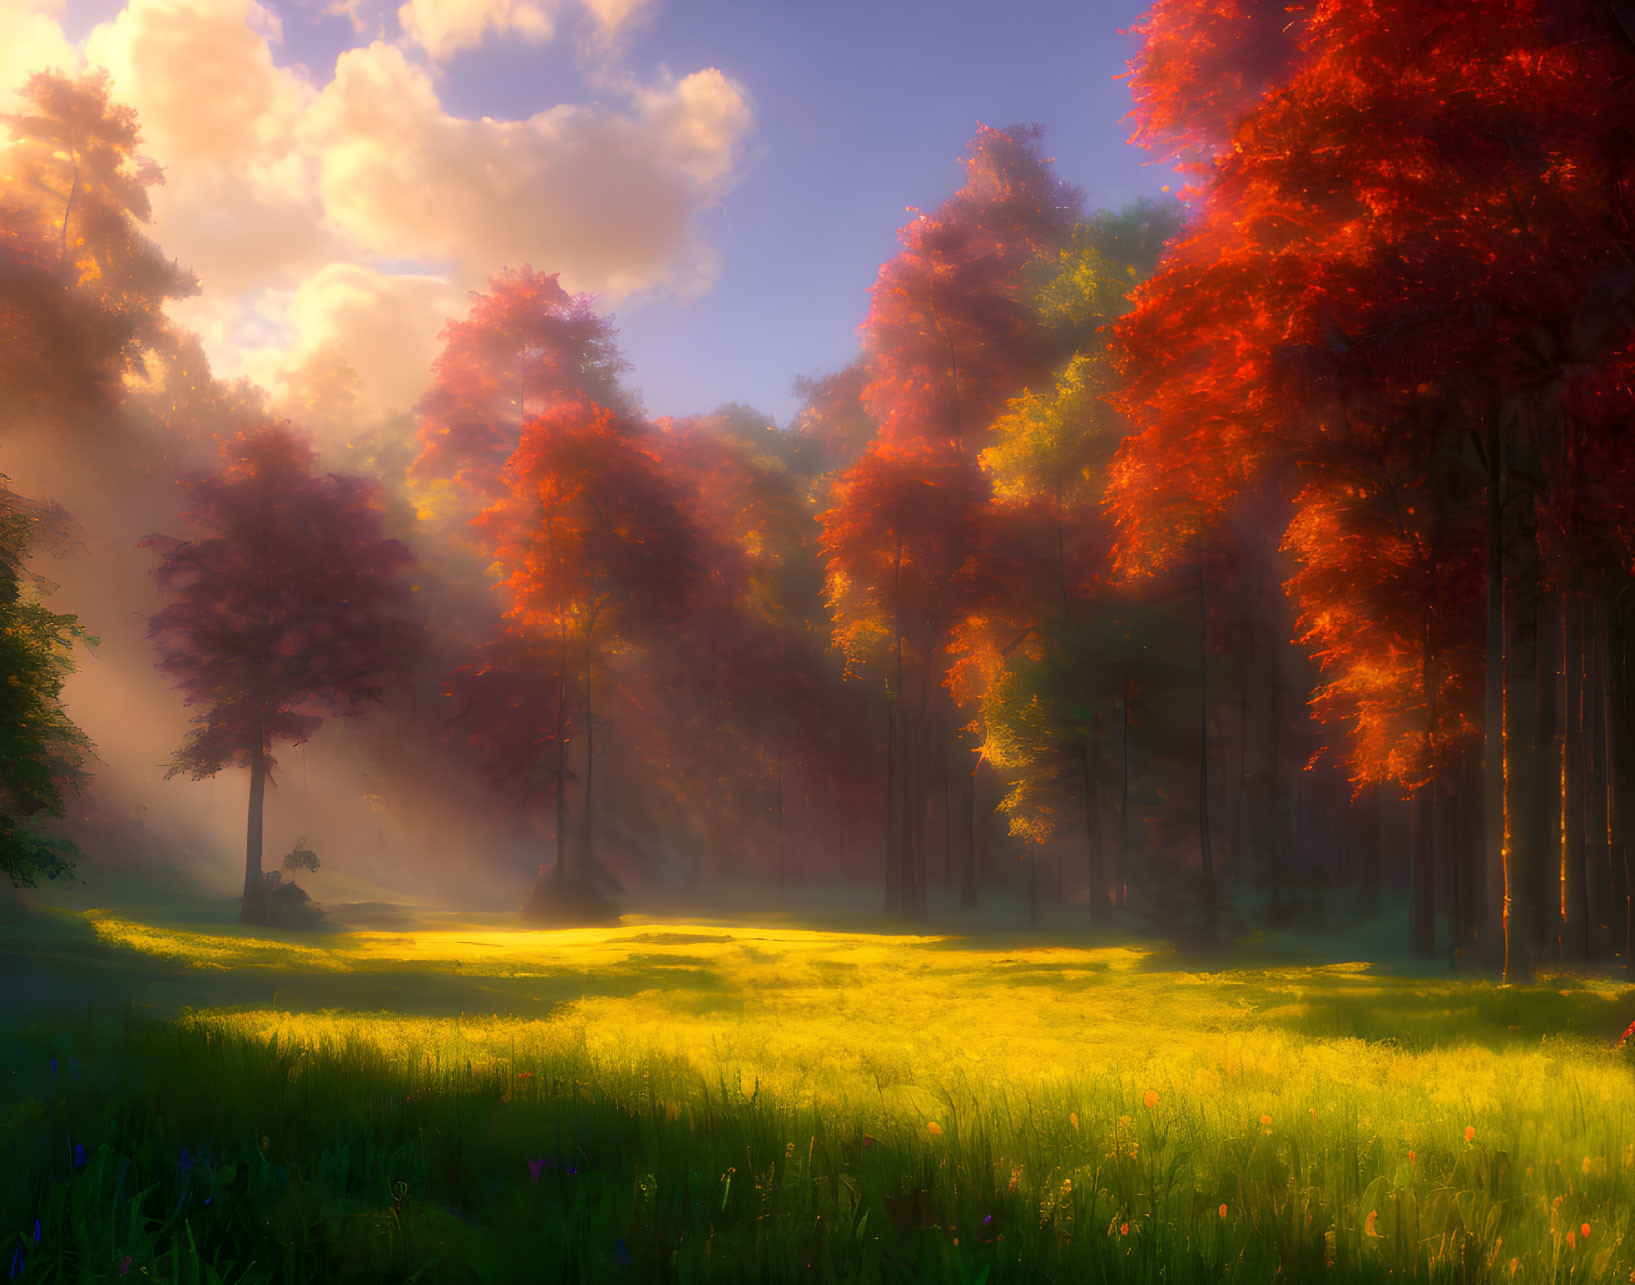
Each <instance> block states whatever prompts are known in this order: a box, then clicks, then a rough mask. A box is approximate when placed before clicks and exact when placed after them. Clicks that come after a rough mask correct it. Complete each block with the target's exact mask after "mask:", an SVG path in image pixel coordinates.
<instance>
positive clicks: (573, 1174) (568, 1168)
mask: <svg viewBox="0 0 1635 1285" xmlns="http://www.w3.org/2000/svg"><path fill="white" fill-rule="evenodd" d="M562 1172H563V1173H565V1174H567V1175H568V1176H569V1177H570V1178H577V1177H578V1176H579V1170H577V1169H575V1168H574V1167H573V1166H572V1165H563V1166H562Z"/></svg>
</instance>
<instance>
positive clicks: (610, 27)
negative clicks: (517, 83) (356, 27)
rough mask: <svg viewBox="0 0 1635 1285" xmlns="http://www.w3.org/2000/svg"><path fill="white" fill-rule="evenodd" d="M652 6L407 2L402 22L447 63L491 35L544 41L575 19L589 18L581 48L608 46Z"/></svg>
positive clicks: (519, 0)
mask: <svg viewBox="0 0 1635 1285" xmlns="http://www.w3.org/2000/svg"><path fill="white" fill-rule="evenodd" d="M647 7H648V6H647V0H582V5H581V3H580V0H407V3H406V4H404V5H403V6H402V7H401V8H400V9H398V11H397V20H398V23H399V25H401V26H402V28H403V34H404V36H405V37H406V38H407V39H408V40H409V41H411V42H412V43H414V44H415V45H418V46H419V47H420V48H421V49H423V50H425V52H426V54H427V55H428V56H429V57H430V58H431V59H432V60H433V61H435V62H444V61H447V60H448V59H449V58H451V57H453V56H454V55H455V54H457V53H459V52H460V51H462V50H465V49H475V48H477V47H478V46H479V45H481V44H482V42H483V40H484V38H485V37H486V36H488V35H489V34H490V33H492V34H494V35H495V36H501V37H505V38H507V39H512V40H522V41H526V42H528V43H530V44H545V43H546V42H547V41H550V40H552V39H553V38H554V37H555V36H556V34H557V29H558V27H559V25H560V24H561V22H562V21H563V19H564V18H567V19H569V20H572V19H573V18H575V17H580V18H582V19H586V20H588V21H581V22H580V23H579V28H580V44H581V46H582V47H592V48H598V49H605V48H606V47H607V46H609V45H610V44H611V43H612V42H613V41H614V39H615V38H616V37H617V35H618V34H619V33H620V32H621V31H622V30H624V29H625V28H627V27H628V26H630V25H632V24H633V23H634V22H635V21H636V20H637V19H639V18H640V17H641V16H643V14H644V13H645V12H646V10H647Z"/></svg>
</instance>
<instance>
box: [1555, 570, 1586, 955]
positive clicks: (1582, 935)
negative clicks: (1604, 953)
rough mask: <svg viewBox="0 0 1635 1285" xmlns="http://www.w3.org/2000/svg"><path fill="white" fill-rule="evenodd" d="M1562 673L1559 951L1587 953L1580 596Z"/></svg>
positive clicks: (1567, 631)
mask: <svg viewBox="0 0 1635 1285" xmlns="http://www.w3.org/2000/svg"><path fill="white" fill-rule="evenodd" d="M1561 670H1562V677H1563V680H1564V688H1565V690H1564V695H1565V697H1566V708H1565V710H1564V717H1563V719H1562V746H1561V748H1562V755H1563V757H1562V771H1561V778H1562V784H1561V807H1562V813H1563V818H1564V825H1563V840H1564V842H1563V845H1562V847H1563V853H1562V858H1563V860H1564V861H1565V863H1566V883H1567V923H1566V928H1565V935H1564V940H1563V953H1564V954H1565V955H1577V956H1578V957H1579V958H1580V959H1588V958H1589V957H1590V919H1589V892H1588V887H1587V883H1586V879H1585V875H1586V872H1587V867H1588V857H1587V852H1586V849H1585V844H1584V821H1585V815H1586V813H1587V811H1588V809H1587V807H1586V802H1585V798H1584V600H1583V599H1582V598H1574V599H1571V600H1570V601H1569V602H1568V603H1567V605H1566V625H1565V628H1564V629H1563V631H1562V665H1561Z"/></svg>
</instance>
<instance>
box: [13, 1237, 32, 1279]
mask: <svg viewBox="0 0 1635 1285" xmlns="http://www.w3.org/2000/svg"><path fill="white" fill-rule="evenodd" d="M27 1266H28V1259H26V1258H24V1257H23V1242H22V1239H21V1237H19V1238H18V1241H17V1252H16V1253H15V1254H13V1255H12V1256H11V1274H12V1275H13V1276H21V1275H22V1274H23V1271H24V1269H25V1268H26V1267H27Z"/></svg>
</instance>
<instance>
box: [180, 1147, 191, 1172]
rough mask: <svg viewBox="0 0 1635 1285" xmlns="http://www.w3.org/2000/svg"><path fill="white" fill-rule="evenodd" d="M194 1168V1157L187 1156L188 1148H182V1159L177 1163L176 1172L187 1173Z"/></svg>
mask: <svg viewBox="0 0 1635 1285" xmlns="http://www.w3.org/2000/svg"><path fill="white" fill-rule="evenodd" d="M192 1167H193V1157H192V1156H190V1155H188V1154H187V1148H186V1147H183V1148H182V1158H181V1159H180V1160H178V1161H177V1162H176V1171H177V1172H178V1173H186V1172H187V1171H188V1170H189V1169H191V1168H192Z"/></svg>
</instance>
